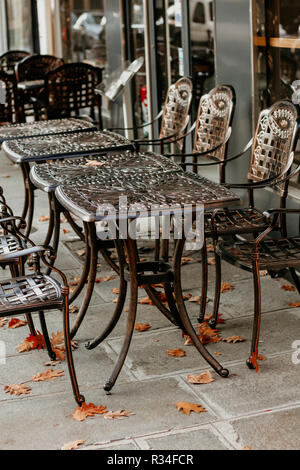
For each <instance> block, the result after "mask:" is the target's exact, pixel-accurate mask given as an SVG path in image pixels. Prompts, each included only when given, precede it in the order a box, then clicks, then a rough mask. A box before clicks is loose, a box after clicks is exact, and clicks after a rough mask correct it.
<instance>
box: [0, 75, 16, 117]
mask: <svg viewBox="0 0 300 470" xmlns="http://www.w3.org/2000/svg"><path fill="white" fill-rule="evenodd" d="M2 95H3V96H2ZM18 111H19V109H18V100H17V90H16V79H15V77H14V76H13V75H8V74H7V73H6V72H3V71H1V70H0V126H1V125H3V124H8V123H15V122H17V120H18Z"/></svg>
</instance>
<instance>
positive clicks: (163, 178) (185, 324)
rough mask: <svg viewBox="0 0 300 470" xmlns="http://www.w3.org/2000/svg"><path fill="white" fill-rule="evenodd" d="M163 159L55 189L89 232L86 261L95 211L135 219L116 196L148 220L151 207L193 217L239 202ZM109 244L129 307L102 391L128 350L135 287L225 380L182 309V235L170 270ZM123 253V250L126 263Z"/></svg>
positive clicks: (122, 244) (128, 241)
mask: <svg viewBox="0 0 300 470" xmlns="http://www.w3.org/2000/svg"><path fill="white" fill-rule="evenodd" d="M161 158H162V160H161V163H162V165H161V171H157V168H156V167H155V166H154V161H157V162H159V161H160V159H161ZM165 160H166V159H165V158H163V157H160V156H158V155H157V156H155V157H153V168H151V169H150V168H149V169H145V168H142V167H141V168H137V167H132V168H123V167H120V168H119V169H118V168H116V167H112V166H108V167H107V168H106V167H104V166H103V167H100V168H99V169H98V171H97V172H95V173H94V174H89V175H87V176H86V175H83V176H82V177H78V178H74V179H73V180H72V181H71V182H69V183H67V184H63V185H60V186H58V187H57V189H56V191H55V194H56V198H57V199H58V201H59V203H60V204H61V205H62V206H63V207H65V208H66V209H67V210H68V211H70V212H71V213H72V214H74V215H75V216H76V217H78V218H80V219H81V220H82V221H83V222H84V224H85V228H86V230H88V232H89V239H90V244H91V250H92V253H91V260H93V259H94V263H95V258H96V255H97V247H96V243H97V240H96V232H95V222H97V221H101V220H103V218H104V217H103V213H102V212H101V210H100V211H99V208H100V207H101V206H102V205H104V206H105V205H106V204H109V205H110V207H114V209H115V214H116V217H117V226H118V224H120V221H121V220H123V223H124V218H125V220H129V219H130V217H133V218H134V217H136V215H135V214H133V215H132V214H131V213H130V212H129V213H125V215H124V213H123V212H119V202H120V200H119V198H120V196H122V197H125V196H126V198H127V201H128V204H129V205H131V204H134V205H135V207H136V208H137V209H138V207H139V206H140V204H142V205H143V208H144V209H143V211H142V214H141V215H142V216H148V215H149V214H150V210H151V208H153V205H156V207H157V212H156V215H157V216H159V215H164V216H169V215H172V214H174V213H176V212H178V210H179V209H182V208H183V207H184V205H189V207H190V209H191V211H192V213H193V215H194V216H195V214H196V212H197V210H198V208H199V207H201V208H203V206H204V208H212V207H221V206H224V205H228V204H230V203H238V201H239V198H238V196H237V195H235V194H234V193H232V192H231V191H230V190H228V189H226V188H224V187H223V186H221V185H219V184H217V183H213V182H211V181H209V180H207V179H206V178H203V177H200V176H198V175H196V174H194V173H186V172H183V171H182V169H181V168H180V167H179V166H177V165H176V167H175V168H174V169H170V170H169V169H166V168H165V165H166V162H165ZM162 206H163V208H162ZM102 207H103V206H102ZM152 215H153V213H152ZM158 236H159V234H158ZM114 244H115V247H116V249H117V253H118V255H119V270H120V277H121V278H122V279H123V280H124V282H128V281H129V280H130V304H129V312H128V317H127V328H126V334H125V338H124V343H123V346H122V349H121V352H120V355H119V358H118V361H117V363H116V366H115V368H114V371H113V373H112V375H111V377H110V378H109V380H108V382H107V383H106V384H105V387H104V388H105V390H106V391H109V390H111V388H112V387H113V385H114V383H115V381H116V379H117V377H118V375H119V373H120V370H121V368H122V365H123V363H124V360H125V358H126V355H127V352H128V348H129V345H130V341H131V337H132V332H133V328H134V324H135V316H136V308H137V295H138V287H139V286H143V287H144V288H145V290H146V292H147V294H148V295H149V297H150V298H151V300H152V301H153V303H154V304H155V305H156V306H157V307H158V308H159V310H160V311H161V312H162V313H163V314H164V315H165V316H166V317H167V318H168V319H169V320H170V321H171V322H172V323H173V324H175V325H177V326H179V327H180V328H181V329H182V330H183V331H184V333H185V334H187V335H188V336H190V338H191V339H192V341H193V343H194V344H195V346H196V348H197V349H198V351H199V352H200V353H201V354H202V355H203V357H204V358H205V359H206V360H207V361H208V363H209V364H210V365H211V367H212V368H213V369H214V370H216V372H217V373H218V374H219V375H221V376H223V377H226V376H227V375H228V370H227V369H224V368H223V367H222V366H221V365H220V364H219V363H218V362H217V361H216V359H215V358H213V357H212V356H211V355H210V353H209V352H208V351H207V350H206V349H205V347H204V346H203V344H201V342H200V341H199V338H198V336H197V334H196V332H195V330H194V329H193V326H192V324H191V322H190V320H189V318H188V315H187V312H186V309H185V305H184V301H183V297H182V289H181V275H180V274H181V257H182V252H183V248H184V245H185V236H184V234H182V237H181V238H180V239H179V240H176V247H175V253H174V262H173V266H171V265H170V264H169V263H166V262H165V261H163V260H155V261H150V262H143V261H140V260H139V255H138V250H137V246H136V240H134V239H132V238H130V237H129V236H128V237H127V238H125V239H122V238H121V237H120V236H118V234H117V235H116V237H114ZM124 252H126V255H127V261H126V258H125V256H124ZM91 262H93V261H91ZM90 274H91V273H90ZM91 281H92V282H91ZM90 282H91V284H92V285H93V284H94V282H93V277H92V278H91V276H90V277H89V283H90ZM156 283H162V284H163V285H164V290H165V295H166V298H167V302H168V307H166V306H165V305H163V304H162V302H161V300H160V297H159V295H158V293H157V291H156V290H155V288H154V287H153V284H156ZM173 293H174V296H173ZM121 295H122V296H123V298H120V293H119V298H118V303H121V304H124V300H125V295H126V289H125V288H124V289H123V291H122V294H121ZM115 315H117V316H120V312H119V311H117V310H116V311H115ZM80 320H81V319H80ZM116 321H117V319H115V318H112V319H111V321H110V324H109V325H108V327H107V328H106V330H105V332H104V333H103V334H102V335H100V337H98V338H97V339H96V341H94V342H92V343H90V344H89V345H88V348H89V349H91V348H93V347H95V346H96V345H97V344H99V342H100V341H102V340H103V339H104V338H105V337H106V336H107V334H108V333H109V332H110V331H111V330H112V328H113V327H114V325H115V323H116Z"/></svg>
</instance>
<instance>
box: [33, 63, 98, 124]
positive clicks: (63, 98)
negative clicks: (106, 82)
mask: <svg viewBox="0 0 300 470" xmlns="http://www.w3.org/2000/svg"><path fill="white" fill-rule="evenodd" d="M101 80H102V69H100V68H98V67H93V66H92V65H89V64H85V63H82V62H78V63H77V62H76V63H71V64H65V65H62V66H61V67H58V68H57V69H56V70H54V71H51V72H49V73H48V74H47V75H46V77H45V87H44V90H43V91H42V94H41V96H40V97H38V99H37V106H38V108H39V113H41V112H43V114H44V116H43V117H45V118H46V119H56V118H65V117H71V116H76V117H79V115H80V112H81V111H82V110H87V111H88V113H89V116H90V117H91V118H92V119H93V121H95V110H97V114H98V118H99V128H100V129H102V118H101V96H100V95H97V94H95V88H96V86H97V85H98V84H99V83H100V82H101Z"/></svg>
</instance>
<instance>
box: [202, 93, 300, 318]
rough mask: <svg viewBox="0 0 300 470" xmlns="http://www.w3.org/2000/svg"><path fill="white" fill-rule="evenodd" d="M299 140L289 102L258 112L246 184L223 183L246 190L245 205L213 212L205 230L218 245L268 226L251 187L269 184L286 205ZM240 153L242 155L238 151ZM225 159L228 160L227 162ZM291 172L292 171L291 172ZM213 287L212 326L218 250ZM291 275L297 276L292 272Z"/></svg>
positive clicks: (218, 288)
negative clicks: (240, 207) (246, 204)
mask: <svg viewBox="0 0 300 470" xmlns="http://www.w3.org/2000/svg"><path fill="white" fill-rule="evenodd" d="M297 139H298V122H297V110H296V108H295V106H294V105H293V104H292V103H291V102H289V101H279V102H277V103H275V104H273V105H272V106H271V107H270V108H269V109H266V110H263V111H262V112H261V113H260V116H259V120H258V124H257V128H256V132H255V136H254V139H253V144H252V149H251V160H250V166H249V171H248V180H249V182H248V183H244V184H226V185H225V186H226V187H229V188H240V189H247V190H248V207H245V208H242V209H224V210H220V211H215V212H214V214H213V216H212V218H211V228H210V230H209V229H208V231H209V232H210V234H211V235H212V237H213V239H214V244H215V245H216V246H218V238H219V237H220V236H221V237H222V236H223V237H224V236H226V237H228V236H232V237H233V238H236V237H237V236H239V237H241V235H242V234H246V233H250V234H252V236H255V234H257V233H259V232H262V231H263V230H264V229H267V227H268V221H267V220H266V218H265V216H264V214H263V213H262V211H260V210H259V209H257V208H255V206H254V190H255V189H260V188H264V187H270V186H271V187H272V188H273V189H276V190H277V191H278V192H279V196H280V207H281V208H285V207H286V198H287V195H288V183H289V179H290V177H291V174H290V175H289V171H290V169H291V165H292V163H293V159H294V151H295V148H296V144H297ZM241 155H242V154H241ZM241 155H239V156H241ZM229 160H230V159H228V160H227V161H229ZM292 174H294V172H293V173H292ZM280 229H281V235H282V237H286V231H287V230H286V218H285V212H284V211H282V213H281V226H280ZM215 260H216V289H215V299H214V312H213V317H212V319H211V322H210V324H211V326H212V327H213V326H215V324H216V321H217V314H218V309H219V301H220V291H221V258H220V249H219V248H218V249H217V250H216V251H215ZM293 278H294V279H296V277H295V275H294V274H293Z"/></svg>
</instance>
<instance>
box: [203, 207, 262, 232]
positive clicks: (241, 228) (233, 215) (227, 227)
mask: <svg viewBox="0 0 300 470" xmlns="http://www.w3.org/2000/svg"><path fill="white" fill-rule="evenodd" d="M211 217H212V213H207V214H205V219H206V221H205V233H206V235H209V234H210V233H211V223H210V219H211ZM215 226H216V229H217V231H218V234H219V235H226V234H231V233H234V234H236V233H251V232H262V231H263V230H265V229H266V228H267V227H268V224H267V222H266V219H265V217H264V215H263V213H262V212H260V211H259V210H257V209H252V208H242V209H226V210H220V211H218V212H217V213H216V216H215Z"/></svg>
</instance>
